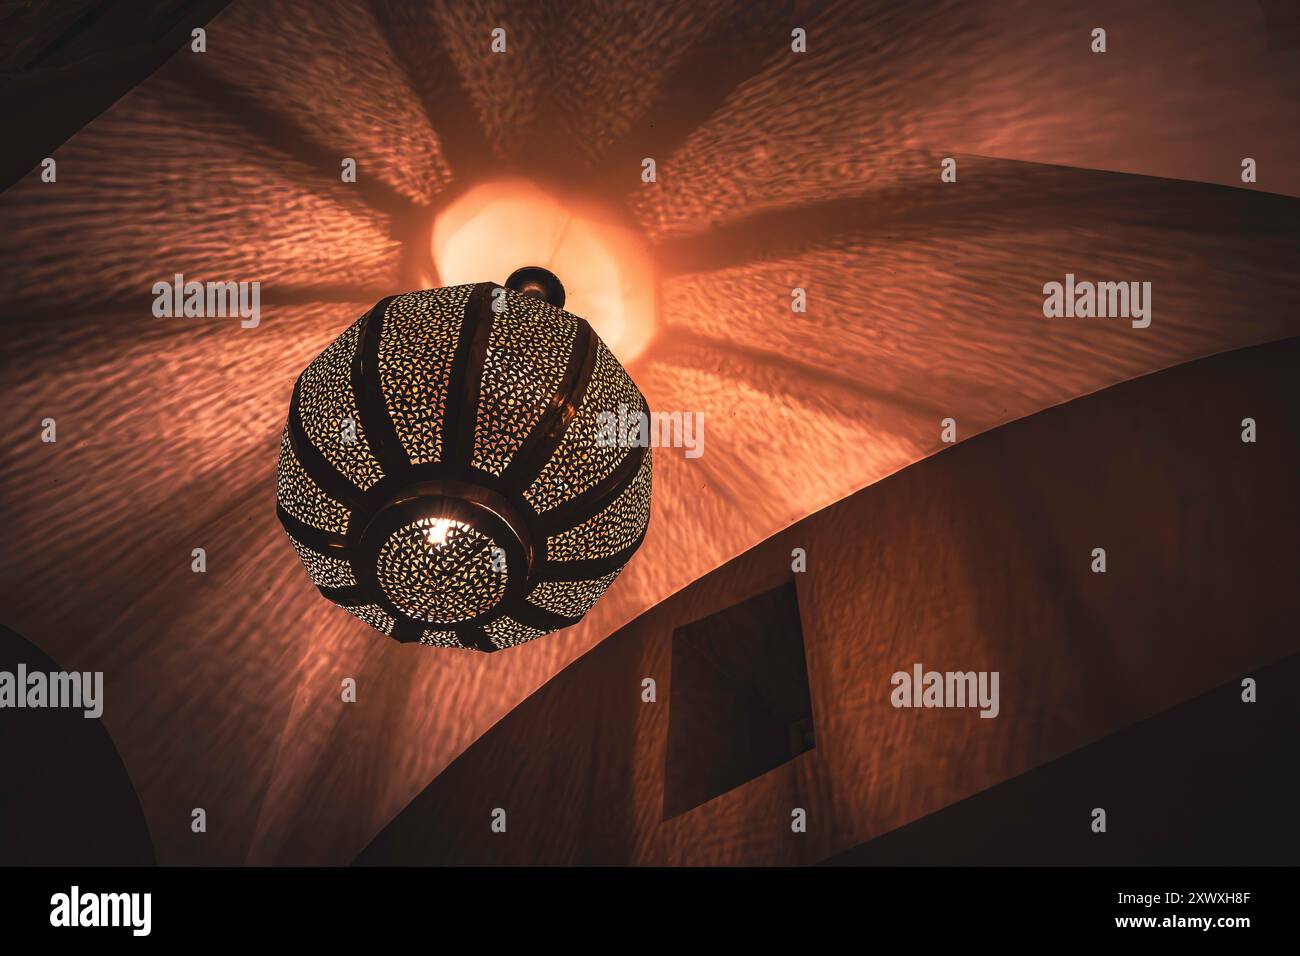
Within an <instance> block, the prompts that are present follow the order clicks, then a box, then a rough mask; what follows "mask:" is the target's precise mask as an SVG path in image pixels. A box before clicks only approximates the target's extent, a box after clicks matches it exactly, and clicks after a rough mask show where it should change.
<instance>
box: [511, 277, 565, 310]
mask: <svg viewBox="0 0 1300 956" xmlns="http://www.w3.org/2000/svg"><path fill="white" fill-rule="evenodd" d="M506 288H507V289H512V290H514V291H515V292H518V293H521V294H522V295H531V296H532V297H533V298H535V299H545V300H546V301H547V302H549V303H550V304H551V305H553V306H555V307H556V308H557V309H562V308H564V285H563V283H561V282H560V278H559V276H557V275H556V274H555V273H554V272H552V271H551V270H550V269H543V268H542V267H541V266H524V267H523V268H522V269H516V270H515V271H514V272H512V273H510V278H509V279H507V280H506Z"/></svg>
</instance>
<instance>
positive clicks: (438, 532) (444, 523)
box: [424, 518, 451, 548]
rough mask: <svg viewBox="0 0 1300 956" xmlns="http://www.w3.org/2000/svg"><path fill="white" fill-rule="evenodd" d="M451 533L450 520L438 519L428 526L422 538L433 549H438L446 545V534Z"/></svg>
mask: <svg viewBox="0 0 1300 956" xmlns="http://www.w3.org/2000/svg"><path fill="white" fill-rule="evenodd" d="M450 531H451V519H450V518H439V519H437V520H436V521H434V523H433V524H431V525H429V530H428V531H426V532H425V533H424V538H425V540H426V541H428V542H429V544H430V545H432V546H433V547H435V548H440V547H442V546H443V545H444V544H446V543H447V534H448V532H450Z"/></svg>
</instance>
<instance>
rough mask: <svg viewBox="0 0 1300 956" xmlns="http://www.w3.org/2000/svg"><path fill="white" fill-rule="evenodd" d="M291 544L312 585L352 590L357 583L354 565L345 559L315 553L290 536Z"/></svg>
mask: <svg viewBox="0 0 1300 956" xmlns="http://www.w3.org/2000/svg"><path fill="white" fill-rule="evenodd" d="M289 543H290V544H292V545H293V550H295V551H297V552H298V557H299V558H301V559H302V564H303V567H305V568H306V569H307V577H309V578H311V583H312V584H314V585H316V586H317V587H320V588H350V587H352V586H354V585H355V584H356V583H357V579H356V577H355V576H354V575H353V573H352V565H350V564H348V562H347V561H345V560H344V559H343V558H334V557H330V556H329V555H326V554H321V553H320V552H318V551H313V550H312V549H311V548H309V547H307V546H306V545H305V544H303V543H302V542H301V541H298V540H297V539H295V538H294V536H293V535H289Z"/></svg>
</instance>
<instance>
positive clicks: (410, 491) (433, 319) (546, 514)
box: [276, 268, 651, 651]
mask: <svg viewBox="0 0 1300 956" xmlns="http://www.w3.org/2000/svg"><path fill="white" fill-rule="evenodd" d="M563 304H564V289H563V286H562V285H561V284H560V282H559V280H558V279H557V278H556V277H555V276H554V275H552V274H551V273H549V272H547V271H546V270H544V269H537V268H529V269H521V270H519V271H518V272H516V273H515V274H514V275H512V276H511V277H510V279H509V280H508V281H507V283H506V286H504V287H502V286H498V285H496V284H495V283H490V282H485V283H479V284H477V285H461V286H452V287H448V288H441V289H429V290H425V291H422V292H412V293H408V294H406V295H396V296H391V297H389V298H386V299H384V300H382V301H381V302H379V303H378V304H377V305H376V306H375V307H374V308H373V309H371V310H370V311H369V312H368V313H366V314H365V315H364V316H362V317H361V318H360V319H358V320H357V321H356V322H355V323H353V324H352V325H351V326H350V327H349V328H348V329H347V330H346V331H344V332H343V333H342V334H341V335H339V337H338V338H336V339H335V340H334V341H333V342H332V343H331V344H330V345H329V347H328V348H326V349H325V350H324V351H323V352H322V353H321V354H320V355H319V356H317V357H316V359H315V360H313V361H312V363H311V364H310V365H308V366H307V368H306V370H304V371H303V373H302V375H300V376H299V378H298V381H297V383H296V384H295V386H294V390H293V398H292V400H291V402H290V405H289V420H288V423H287V424H286V425H285V429H284V434H283V437H282V440H281V448H280V461H279V467H278V473H277V504H276V513H277V515H278V516H279V518H280V522H281V523H282V524H283V526H284V529H285V531H286V532H287V533H288V535H289V540H290V542H291V543H292V545H293V547H294V550H296V551H297V552H298V556H299V557H300V558H301V559H302V563H303V565H304V566H305V568H306V570H307V574H308V576H309V577H310V578H311V580H312V582H313V583H314V584H315V585H316V586H317V588H318V589H319V590H320V592H321V593H322V594H323V595H324V596H325V597H326V598H328V599H329V600H330V601H333V602H334V603H335V604H338V605H340V606H341V607H343V608H345V609H346V610H348V611H349V612H351V613H352V614H354V615H356V616H357V617H358V618H360V619H361V620H363V621H365V622H366V623H367V624H369V625H371V626H372V627H374V628H375V629H376V630H379V631H382V632H383V633H384V634H387V635H388V636H389V637H391V638H394V639H395V640H398V641H403V642H419V643H421V644H429V645H433V646H437V647H460V648H469V649H473V650H480V651H496V650H500V649H502V648H505V647H511V646H514V645H516V644H521V643H524V642H526V641H531V640H533V639H534V638H537V637H541V636H542V635H544V634H548V633H550V632H552V631H555V630H558V629H560V628H563V627H568V626H569V625H571V624H575V623H577V622H578V621H579V620H581V618H582V617H583V615H584V614H586V612H587V610H588V609H589V608H590V607H591V606H592V605H593V604H594V603H595V602H596V601H597V599H599V598H600V596H601V595H602V594H603V593H604V592H605V589H606V588H608V587H609V585H610V584H611V583H612V582H613V580H614V578H616V577H617V576H618V573H619V572H620V571H621V570H622V568H623V566H624V565H625V564H626V563H627V561H628V559H629V558H630V557H631V556H632V554H633V553H634V552H635V551H636V549H637V548H638V547H639V546H640V544H641V541H642V539H643V537H644V536H645V530H646V525H647V523H648V521H649V517H650V472H651V454H650V449H649V448H648V447H645V446H644V445H642V444H637V443H635V442H628V441H625V440H622V439H621V438H620V439H619V440H614V441H611V440H610V436H611V431H613V432H614V434H615V435H616V437H617V436H618V435H621V432H617V430H611V429H610V428H609V427H608V424H609V423H610V422H611V421H615V420H617V421H627V420H634V421H635V420H638V418H639V416H641V415H643V414H648V409H647V408H646V403H645V399H644V398H643V397H642V395H641V393H640V391H639V390H638V389H637V387H636V385H635V384H633V382H632V380H631V378H629V377H628V374H627V372H626V371H624V369H623V367H622V365H620V364H619V362H618V360H617V359H616V358H615V357H614V355H613V354H612V353H611V352H610V351H609V349H608V348H607V347H606V346H605V344H604V343H603V342H602V341H601V340H600V338H599V337H598V336H597V335H596V334H595V332H593V331H592V329H591V326H590V325H588V324H587V322H586V321H585V320H583V319H581V318H579V317H578V316H576V315H571V314H570V313H568V312H565V311H564V310H563V308H562V306H563Z"/></svg>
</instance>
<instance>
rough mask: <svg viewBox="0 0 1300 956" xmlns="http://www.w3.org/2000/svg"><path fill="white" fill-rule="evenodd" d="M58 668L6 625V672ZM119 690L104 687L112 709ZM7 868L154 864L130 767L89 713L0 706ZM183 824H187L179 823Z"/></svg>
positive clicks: (0, 793) (2, 836)
mask: <svg viewBox="0 0 1300 956" xmlns="http://www.w3.org/2000/svg"><path fill="white" fill-rule="evenodd" d="M20 663H22V664H24V665H25V666H26V669H27V672H28V673H29V674H31V673H35V672H43V673H46V674H49V673H50V672H52V671H59V670H62V668H60V667H59V665H58V664H56V663H55V662H54V661H52V660H51V659H50V658H49V657H48V656H46V655H45V654H44V653H43V652H42V651H41V650H40V649H39V648H37V647H36V646H35V645H33V644H31V643H30V642H28V641H27V640H26V639H25V638H22V637H20V636H19V635H17V634H15V633H14V632H13V631H11V630H9V628H7V627H4V626H3V625H0V671H7V672H8V673H10V674H16V673H17V668H18V665H19V664H20ZM111 695H112V688H111V687H105V689H104V695H103V697H104V706H105V707H106V708H111V707H112V706H113V701H112V696H111ZM0 728H2V730H0V866H152V865H153V864H154V862H155V860H154V852H153V843H152V841H151V840H150V838H149V829H148V827H147V826H146V825H145V820H144V812H143V810H142V809H141V808H140V800H139V798H138V797H137V796H136V792H135V788H134V787H133V786H132V784H131V779H130V777H129V776H127V772H126V767H124V766H123V765H122V759H121V757H119V756H118V754H117V750H116V749H115V748H114V746H113V741H112V739H111V738H110V737H109V735H108V731H107V730H106V729H105V728H104V725H103V723H102V721H101V720H99V719H87V718H86V717H85V716H84V714H83V711H82V710H74V709H64V708H50V707H44V708H38V709H28V708H22V709H17V708H10V707H6V708H4V709H3V710H0ZM177 825H178V826H187V825H188V821H187V820H180V821H178V823H177Z"/></svg>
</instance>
